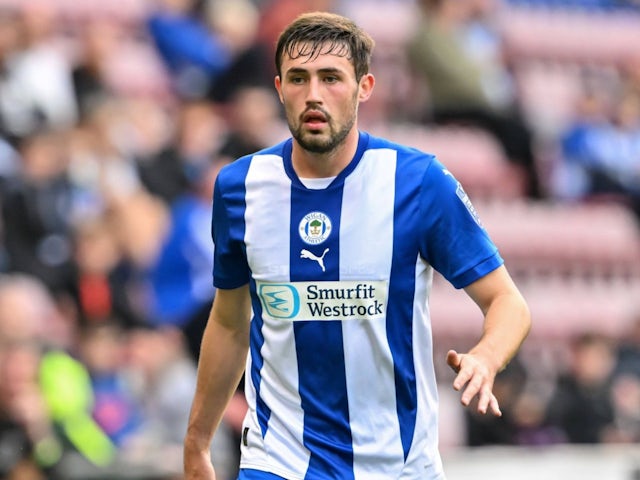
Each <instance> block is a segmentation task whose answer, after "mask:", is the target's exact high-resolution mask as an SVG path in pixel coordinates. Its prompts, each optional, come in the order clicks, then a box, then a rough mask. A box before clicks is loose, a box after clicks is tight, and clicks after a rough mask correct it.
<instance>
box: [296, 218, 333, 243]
mask: <svg viewBox="0 0 640 480" xmlns="http://www.w3.org/2000/svg"><path fill="white" fill-rule="evenodd" d="M298 233H299V234H300V238H301V239H302V241H303V242H305V243H307V244H309V245H318V244H320V243H322V242H324V241H325V240H326V239H327V238H329V235H330V234H331V219H330V218H329V217H328V216H327V215H325V214H324V213H322V212H311V213H307V214H306V215H305V216H304V217H303V218H302V220H301V221H300V225H299V226H298Z"/></svg>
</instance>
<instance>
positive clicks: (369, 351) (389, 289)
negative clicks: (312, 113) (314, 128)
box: [212, 132, 502, 480]
mask: <svg viewBox="0 0 640 480" xmlns="http://www.w3.org/2000/svg"><path fill="white" fill-rule="evenodd" d="M291 149H292V140H291V139H289V140H287V141H284V142H282V143H280V144H278V145H276V146H274V147H272V148H269V149H266V150H263V151H261V152H258V153H256V154H254V155H251V156H247V157H243V158H241V159H239V160H237V161H235V162H234V163H232V164H230V165H228V166H226V167H225V168H224V169H223V170H222V171H221V172H220V174H219V176H218V179H217V181H216V188H215V195H214V207H213V221H212V233H213V239H214V243H215V262H214V263H215V265H214V284H215V286H216V287H217V288H222V289H224V288H237V287H240V286H242V285H245V284H246V283H247V282H248V283H249V284H250V291H251V297H252V306H253V318H252V322H251V341H250V354H249V358H248V361H247V370H246V372H247V373H246V377H245V378H246V385H245V392H246V395H247V400H248V403H249V411H248V413H247V416H246V419H245V422H244V427H245V429H246V438H245V439H246V442H243V445H242V447H241V449H242V459H241V467H242V468H251V469H257V470H262V471H267V472H271V473H274V474H276V475H279V476H281V477H284V478H286V479H290V480H296V479H340V480H344V479H354V480H377V479H385V480H386V479H407V480H408V479H415V480H418V479H419V480H425V479H442V478H444V474H443V470H442V463H441V460H440V456H439V454H438V450H437V442H438V422H437V402H438V399H437V390H436V379H435V374H434V368H433V359H432V354H433V350H432V338H431V320H430V316H429V309H428V297H429V292H430V290H431V281H432V274H433V269H436V270H437V271H439V272H440V273H442V274H443V275H444V277H446V278H447V279H448V280H449V281H450V282H451V283H452V284H453V285H454V286H455V287H456V288H461V287H464V286H466V285H468V284H470V283H471V282H473V281H475V280H477V279H479V278H480V277H482V276H484V275H486V274H487V273H489V272H491V271H492V270H494V269H496V268H497V267H499V266H500V265H501V264H502V259H501V257H500V256H499V254H498V251H497V248H496V247H495V245H494V244H493V243H492V242H491V240H490V239H489V237H488V235H487V233H486V231H485V230H484V229H483V228H482V226H481V225H480V223H479V220H478V218H477V215H476V213H475V210H474V209H473V206H472V205H471V202H470V201H469V199H468V197H467V196H466V194H465V193H464V190H463V189H462V187H461V186H460V184H459V183H458V181H457V180H456V179H455V178H454V177H453V176H452V175H451V174H450V173H449V172H448V171H447V170H446V169H445V168H444V167H443V166H442V165H441V164H440V163H439V162H438V161H437V160H436V159H435V158H434V156H432V155H428V154H425V153H423V152H420V151H418V150H415V149H411V148H408V147H405V146H401V145H398V144H395V143H392V142H390V141H387V140H384V139H381V138H376V137H374V136H371V135H369V134H367V133H364V132H361V133H360V139H359V144H358V149H357V152H356V155H355V156H354V158H353V160H352V161H351V163H350V164H349V165H348V166H347V167H346V168H345V169H344V170H343V171H342V172H341V173H340V174H339V175H338V176H337V177H336V178H335V179H334V180H333V181H332V182H331V184H330V185H329V186H327V187H326V188H323V189H308V188H306V187H305V186H304V185H303V184H302V183H301V181H300V179H299V178H298V177H297V176H296V174H295V172H294V170H293V167H292V163H291Z"/></svg>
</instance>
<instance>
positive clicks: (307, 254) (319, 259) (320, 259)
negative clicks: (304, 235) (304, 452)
mask: <svg viewBox="0 0 640 480" xmlns="http://www.w3.org/2000/svg"><path fill="white" fill-rule="evenodd" d="M328 251H329V249H328V248H325V249H324V252H322V255H321V256H320V257H317V256H315V255H314V254H313V253H311V252H310V251H309V250H305V249H302V250H300V258H308V259H310V260H315V261H316V262H318V265H320V268H322V271H323V272H324V271H325V269H324V256H325V255H326V254H327V252H328Z"/></svg>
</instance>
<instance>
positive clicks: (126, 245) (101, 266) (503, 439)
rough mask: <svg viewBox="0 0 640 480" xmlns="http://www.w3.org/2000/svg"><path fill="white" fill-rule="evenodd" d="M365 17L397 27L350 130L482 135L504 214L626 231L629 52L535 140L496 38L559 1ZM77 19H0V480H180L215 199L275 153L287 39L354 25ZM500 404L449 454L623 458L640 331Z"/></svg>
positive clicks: (573, 343)
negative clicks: (572, 218) (503, 197)
mask: <svg viewBox="0 0 640 480" xmlns="http://www.w3.org/2000/svg"><path fill="white" fill-rule="evenodd" d="M379 1H380V2H381V3H384V4H394V8H400V6H402V8H405V9H412V10H411V12H413V14H412V18H414V19H415V22H414V24H412V26H411V28H410V29H408V31H407V32H404V35H405V37H406V41H403V42H402V45H401V47H402V50H401V51H396V52H395V53H394V55H391V56H389V55H387V54H388V52H385V51H384V50H381V56H380V59H378V60H376V59H375V54H374V72H373V73H374V74H376V75H377V73H378V71H379V72H380V75H379V76H378V75H377V76H378V77H379V80H378V82H379V89H378V90H379V96H380V98H379V99H378V100H374V101H372V102H371V105H368V104H365V105H363V110H364V111H363V114H362V116H363V123H364V124H365V125H366V124H367V115H371V117H370V118H374V119H375V122H371V124H372V125H373V124H378V125H379V124H380V123H381V122H382V123H383V124H384V123H385V122H386V123H389V124H390V123H411V124H416V125H422V126H425V128H432V127H435V126H439V127H446V126H460V125H463V126H465V127H472V128H475V129H479V130H482V131H485V132H487V133H488V134H489V135H491V137H492V138H494V139H495V141H496V144H497V145H499V146H500V148H501V149H502V151H503V152H504V155H505V157H506V158H507V159H508V161H509V162H510V163H511V164H512V166H513V168H514V169H515V171H517V172H518V175H517V179H518V180H517V181H518V182H519V183H518V184H519V186H520V192H521V195H522V196H523V197H525V198H527V199H530V200H531V201H539V202H544V201H567V202H572V201H581V200H585V199H592V198H599V199H602V198H604V199H605V200H606V201H615V202H621V203H623V204H625V205H628V207H629V209H630V210H631V211H634V212H635V213H636V214H638V216H640V55H638V56H637V57H636V58H631V57H629V58H628V59H627V61H626V62H625V63H624V64H622V65H614V66H607V67H606V68H604V69H600V68H598V69H594V68H590V67H589V66H587V67H585V68H584V70H583V71H581V76H580V78H581V87H582V89H581V90H580V92H579V95H578V96H577V97H578V99H577V101H576V102H575V108H574V109H573V111H572V117H571V119H570V121H568V122H567V123H566V125H564V126H563V128H562V129H561V130H559V131H554V132H553V135H550V134H549V132H548V131H545V129H544V128H540V125H538V124H536V123H535V121H532V119H531V118H530V117H528V116H527V115H526V112H524V111H523V108H522V102H521V100H522V98H521V91H520V90H519V88H518V81H517V78H516V77H515V75H514V69H513V60H514V59H513V58H512V57H510V56H509V51H508V49H507V48H505V45H504V43H502V41H501V36H500V31H499V29H498V28H497V25H496V21H495V18H496V15H497V14H498V13H499V12H500V10H501V8H504V7H505V4H522V3H526V4H527V5H529V6H531V5H535V4H544V7H545V8H552V7H553V3H554V2H552V1H548V0H547V1H544V2H531V1H530V2H517V1H511V2H506V1H505V2H501V1H499V0H415V1H411V0H379ZM58 3H59V5H58ZM67 3H68V2H67ZM72 3H73V2H72ZM85 3H87V4H93V3H94V2H88V1H87V2H85ZM95 3H96V7H95V12H92V11H91V10H90V9H88V8H86V6H85V7H83V8H82V9H80V7H77V8H78V11H77V12H76V11H75V10H74V8H76V7H70V6H69V5H71V4H69V5H67V4H66V3H65V2H62V1H60V2H56V1H50V0H21V1H8V0H2V1H0V208H1V217H0V478H6V479H12V480H13V479H20V480H36V479H37V480H41V479H54V480H56V479H66V480H70V479H73V478H83V475H84V478H89V477H91V478H97V477H95V475H97V473H96V472H100V471H103V472H105V471H106V472H110V473H108V474H105V475H106V477H105V478H112V479H114V478H133V477H132V475H133V474H132V473H131V472H136V471H137V470H136V468H138V467H139V468H141V470H140V472H141V473H139V475H138V476H136V477H135V478H140V479H142V478H162V479H178V478H180V473H179V472H180V467H181V454H182V446H181V441H182V436H183V433H184V430H185V428H186V421H187V416H188V411H189V408H190V402H191V395H192V394H193V391H194V385H195V378H196V362H197V358H198V349H199V341H200V335H201V334H202V330H203V328H204V325H205V322H206V319H207V315H208V310H209V307H210V303H211V300H212V299H213V297H214V295H215V291H214V289H213V287H212V280H211V270H212V262H213V252H212V245H211V240H210V212H211V198H212V188H213V182H214V180H215V177H216V175H217V173H218V171H219V169H220V168H221V167H222V166H224V165H225V164H227V163H229V162H232V161H234V160H235V159H236V158H238V157H240V156H243V155H246V154H249V153H252V152H254V151H256V150H258V149H261V148H263V147H266V146H268V145H270V144H272V143H274V142H276V141H279V140H281V139H283V138H285V136H286V135H288V131H287V128H286V123H285V122H284V121H283V117H282V112H281V110H280V106H279V103H278V99H277V97H276V96H275V91H274V89H273V87H272V84H273V76H274V74H275V70H274V66H273V59H272V56H273V49H274V42H275V39H276V38H277V35H278V33H279V32H280V31H281V29H282V28H283V27H284V25H286V24H287V23H288V22H289V21H290V20H291V19H292V18H294V17H295V16H296V15H297V14H299V13H302V12H304V11H312V10H331V11H336V12H339V13H347V14H349V13H352V12H357V11H358V5H359V2H355V0H351V1H349V0H342V1H338V0H334V1H331V0H261V1H258V0H253V1H250V0H234V1H233V2H232V1H226V0H147V1H143V0H138V1H137V2H135V1H133V0H132V1H127V2H122V9H123V10H122V11H119V9H118V4H119V2H111V3H113V5H116V8H113V9H112V10H109V11H108V12H107V11H106V10H100V6H99V2H95ZM103 3H104V2H103ZM107 3H109V2H107ZM369 3H372V2H369ZM373 3H375V2H373ZM557 3H560V4H562V5H563V6H564V7H567V6H570V7H573V5H571V4H572V3H580V2H567V1H565V2H557ZM589 3H590V4H593V5H591V7H593V8H601V9H605V10H606V9H615V8H626V9H631V10H632V11H634V9H635V8H636V7H637V5H634V3H635V2H631V1H629V2H623V1H622V0H619V1H615V0H609V1H605V0H600V1H598V2H589ZM132 4H136V5H139V6H140V9H139V10H135V12H136V14H135V15H127V14H125V13H124V10H125V6H130V5H132ZM63 6H64V8H63ZM80 10H81V11H80ZM356 20H357V18H356ZM371 33H373V35H374V37H375V32H371ZM403 38H404V37H403ZM398 56H401V57H402V61H401V62H397V58H398ZM388 60H389V63H385V62H386V61H388ZM376 69H377V70H376ZM394 69H397V70H394ZM385 82H388V83H387V84H386V85H385ZM394 82H397V84H396V83H394ZM396 87H397V88H396ZM539 101H540V102H545V99H544V98H540V99H539ZM552 107H553V106H552V105H549V108H552ZM372 133H374V134H375V133H376V132H375V131H372ZM550 159H551V160H550ZM434 320H435V321H437V319H434ZM534 322H535V318H534ZM436 343H437V339H436ZM442 380H443V383H446V382H447V381H448V377H447V374H446V372H443V374H442ZM496 395H497V396H498V398H499V400H500V401H501V406H502V410H503V412H504V413H505V415H504V417H503V418H502V419H489V418H484V417H482V418H481V417H476V416H475V415H474V414H473V413H467V414H465V415H466V417H465V420H464V422H465V424H464V428H463V430H462V431H460V432H457V433H456V434H455V435H453V436H456V437H457V438H459V443H460V444H464V445H472V446H476V445H489V444H516V445H548V444H553V443H567V442H569V443H601V442H626V443H628V442H640V320H638V323H637V324H636V325H635V327H634V328H633V329H632V330H631V331H629V334H628V335H627V336H626V337H625V338H624V339H611V338H607V337H604V336H602V335H600V334H598V333H593V332H586V331H585V332H583V334H581V335H579V336H577V337H576V338H571V339H567V343H566V344H564V345H563V346H562V348H556V349H541V351H540V352H536V353H535V355H533V358H525V359H517V360H516V361H515V362H514V363H513V365H511V366H510V367H509V368H508V369H507V370H506V371H505V372H503V374H501V375H500V376H499V378H498V381H497V383H496ZM245 408H246V406H245V404H244V399H243V397H242V393H241V386H239V390H238V395H237V396H236V397H234V399H233V401H232V403H231V405H230V407H229V410H228V412H227V416H226V417H225V419H224V423H223V426H222V428H221V430H220V432H219V433H218V434H217V436H216V439H215V440H214V442H213V445H212V455H213V457H214V459H215V462H216V464H217V468H218V475H219V477H218V478H219V479H220V480H230V479H231V478H235V477H234V475H235V473H236V469H237V455H238V454H237V444H238V435H239V432H240V428H241V427H240V426H241V421H242V417H243V414H244V411H245ZM469 412H471V411H469ZM445 436H447V435H445ZM450 436H452V435H448V436H447V437H450ZM74 472H81V473H74ZM82 472H84V473H82ZM87 472H91V474H89V473H87ZM125 472H127V473H125ZM74 475H78V476H74ZM91 475H93V476H91Z"/></svg>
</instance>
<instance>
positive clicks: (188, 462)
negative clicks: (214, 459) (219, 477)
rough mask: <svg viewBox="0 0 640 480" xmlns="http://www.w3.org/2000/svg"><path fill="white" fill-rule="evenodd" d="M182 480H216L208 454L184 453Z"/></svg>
mask: <svg viewBox="0 0 640 480" xmlns="http://www.w3.org/2000/svg"><path fill="white" fill-rule="evenodd" d="M184 480H216V472H215V470H214V469H213V464H212V463H211V456H210V454H209V452H208V451H207V452H206V453H205V452H203V453H197V452H193V453H190V452H189V451H188V448H185V451H184Z"/></svg>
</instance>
